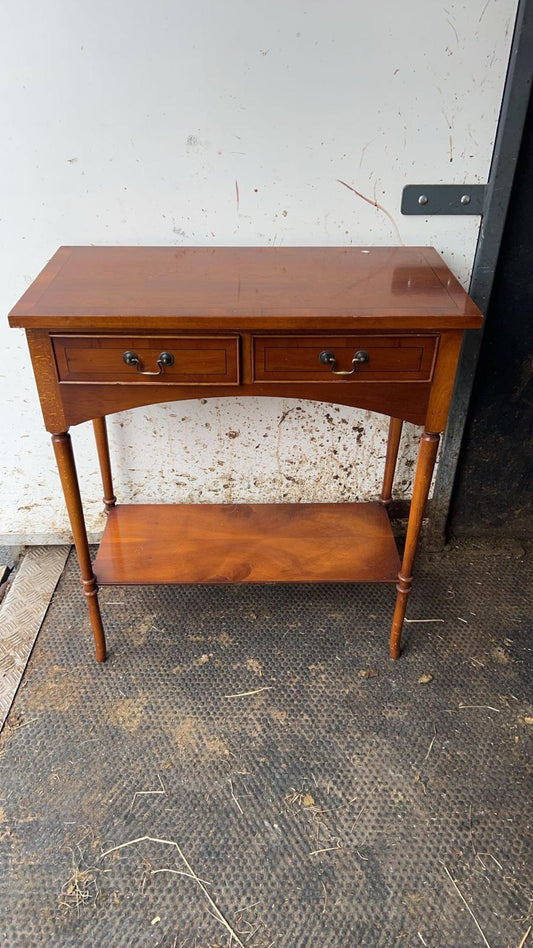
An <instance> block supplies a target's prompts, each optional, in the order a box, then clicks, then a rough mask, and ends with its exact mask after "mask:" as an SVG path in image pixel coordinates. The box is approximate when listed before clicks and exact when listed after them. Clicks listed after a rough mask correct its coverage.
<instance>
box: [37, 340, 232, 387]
mask: <svg viewBox="0 0 533 948" xmlns="http://www.w3.org/2000/svg"><path fill="white" fill-rule="evenodd" d="M52 342H53V346H54V352H55V357H56V363H57V368H58V373H59V379H60V381H61V382H119V383H124V384H130V383H133V384H135V385H142V384H143V383H144V384H154V383H156V384H157V385H165V384H172V385H202V384H204V385H238V384H239V337H238V336H236V335H235V336H168V335H165V336H131V335H129V336H126V335H123V336H84V335H67V336H53V337H52ZM126 354H127V355H126ZM143 373H150V374H143Z"/></svg>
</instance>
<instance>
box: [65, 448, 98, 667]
mask: <svg viewBox="0 0 533 948" xmlns="http://www.w3.org/2000/svg"><path fill="white" fill-rule="evenodd" d="M52 444H53V446H54V452H55V456H56V462H57V467H58V470H59V476H60V478H61V485H62V487H63V493H64V495H65V502H66V505H67V510H68V515H69V518H70V525H71V527H72V533H73V536H74V545H75V547H76V553H77V554H78V561H79V564H80V571H81V581H82V584H83V592H84V593H85V595H86V597H87V605H88V607H89V617H90V620H91V627H92V630H93V635H94V644H95V649H96V660H97V661H98V662H105V659H106V646H105V635H104V627H103V625H102V617H101V615H100V607H99V605H98V586H97V584H96V577H95V575H94V573H93V567H92V563H91V554H90V551H89V544H88V541H87V531H86V529H85V519H84V516H83V507H82V503H81V497H80V488H79V484H78V476H77V474H76V463H75V461H74V452H73V450H72V442H71V440H70V435H69V433H68V431H63V432H61V433H60V434H54V435H52Z"/></svg>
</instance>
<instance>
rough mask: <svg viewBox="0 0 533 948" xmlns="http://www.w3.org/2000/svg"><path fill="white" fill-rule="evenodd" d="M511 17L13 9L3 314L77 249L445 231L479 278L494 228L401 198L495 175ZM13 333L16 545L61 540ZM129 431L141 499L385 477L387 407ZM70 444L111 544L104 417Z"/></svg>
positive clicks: (0, 230)
mask: <svg viewBox="0 0 533 948" xmlns="http://www.w3.org/2000/svg"><path fill="white" fill-rule="evenodd" d="M515 11H516V0H468V2H462V3H459V2H450V0H447V2H446V4H445V5H444V3H443V2H437V0H404V2H403V3H398V2H397V0H375V2H371V3H362V2H357V0H328V2H327V3H324V2H323V0H308V2H303V0H255V2H250V0H225V2H224V3H217V2H213V0H195V2H194V3H188V2H185V0H154V2H152V3H147V2H140V0H91V3H87V2H85V0H84V2H81V0H70V2H69V3H65V2H64V0H47V3H45V4H43V3H40V2H38V0H3V2H2V4H1V7H0V62H1V63H2V69H1V76H0V128H1V134H2V141H1V146H0V245H1V252H0V312H3V313H7V311H8V310H9V309H10V307H11V306H12V305H13V303H14V302H15V301H16V299H17V298H18V296H19V295H20V294H21V293H22V292H23V290H24V289H25V288H26V287H27V285H28V284H29V283H30V282H31V280H32V279H33V278H34V277H35V276H36V274H37V273H38V271H39V270H40V269H41V267H42V266H43V264H44V263H45V262H46V260H47V259H48V258H49V257H50V256H51V255H52V253H53V252H54V250H55V249H56V248H57V246H58V245H60V244H84V243H98V244H117V243H121V244H177V245H181V244H208V245H212V244H243V245H256V244H257V245H267V244H285V245H298V244H326V245H338V244H394V243H397V242H399V241H403V242H404V243H406V244H434V245H435V246H436V247H437V249H438V250H439V251H441V252H442V253H443V255H444V257H445V259H446V261H447V262H448V263H449V264H450V265H451V267H452V269H453V270H454V271H455V273H456V274H457V275H458V276H459V278H460V279H461V280H462V281H463V283H464V284H465V285H467V283H468V278H469V271H470V267H471V263H472V259H473V253H474V248H475V242H476V238H477V231H478V226H479V219H478V218H469V217H466V218H455V217H447V218H445V217H441V218H427V219H426V218H423V217H411V218H405V217H401V215H400V213H399V204H400V197H401V191H402V187H403V186H404V184H407V183H417V182H439V181H444V182H466V181H468V182H477V181H481V182H482V181H485V180H486V177H487V173H488V168H489V163H490V157H491V150H492V144H493V139H494V134H495V128H496V121H497V116H498V111H499V106H500V100H501V94H502V90H503V83H504V77H505V70H506V64H507V59H508V53H509V46H510V40H511V35H512V29H513V22H514V15H515ZM338 179H342V180H344V181H346V182H347V183H349V184H350V185H352V186H353V187H355V188H357V190H359V191H360V192H361V193H362V194H364V195H366V196H368V197H369V198H370V199H371V200H375V201H377V203H379V204H381V205H382V206H383V208H385V209H386V210H387V212H388V214H386V213H384V212H383V211H381V210H379V209H377V208H376V207H374V206H372V205H371V204H369V203H366V202H365V201H364V200H362V199H360V198H358V197H357V196H356V195H355V194H353V193H352V192H350V191H349V190H347V189H346V188H345V187H343V185H342V184H339V183H338ZM237 189H238V195H239V199H238V200H237ZM389 215H390V217H389ZM0 347H1V348H0V351H1V366H0V386H1V388H0V398H1V401H0V404H1V409H2V414H1V430H0V477H1V488H0V489H1V495H0V542H11V543H16V542H26V543H32V542H48V541H51V542H54V541H55V542H57V541H60V540H63V539H64V538H66V537H67V536H68V525H67V520H66V516H65V513H64V509H63V502H62V498H61V495H60V490H59V485H58V480H57V476H56V473H55V467H54V462H53V459H52V452H51V449H50V446H49V443H48V442H49V438H48V435H47V434H46V433H45V432H44V429H43V426H42V422H41V416H40V409H39V405H38V400H37V395H36V390H35V386H34V383H33V380H32V375H31V369H30V363H29V359H28V356H27V352H26V346H25V340H24V334H23V332H22V330H18V331H15V330H10V329H8V327H7V322H6V320H5V319H2V321H1V323H0ZM407 428H408V431H407V433H406V438H407V442H408V444H407V449H406V451H405V452H404V460H403V462H402V465H401V467H400V470H399V474H398V490H399V494H400V495H401V494H402V493H405V492H407V491H409V490H410V482H411V471H412V464H413V459H414V436H415V434H416V432H415V430H414V429H412V428H410V426H407ZM110 432H111V442H112V450H113V455H114V459H115V460H114V469H115V480H116V487H117V493H118V495H119V497H120V498H121V499H122V500H127V499H129V498H131V497H136V498H137V499H139V500H141V499H142V500H147V501H148V500H152V499H157V498H161V499H162V500H166V501H170V500H175V501H188V500H205V501H215V500H216V501H239V500H242V501H245V500H252V499H255V500H267V501H274V500H276V499H281V498H286V499H288V500H333V499H352V498H356V497H363V498H364V497H368V496H371V495H373V494H374V493H376V491H377V490H378V489H379V477H380V471H381V467H382V459H383V455H384V444H385V436H386V421H385V419H382V420H381V421H380V423H379V424H378V425H377V426H376V424H375V421H374V420H373V419H372V418H371V417H370V416H369V415H368V414H367V413H366V412H358V411H352V410H350V409H345V408H341V409H338V408H332V407H331V406H327V405H317V404H311V403H305V402H293V401H289V400H283V399H273V400H271V401H269V400H264V399H253V400H245V399H241V400H239V399H230V400H228V401H223V400H217V401H212V402H208V403H204V404H201V403H200V402H198V401H190V402H183V403H174V404H172V405H166V406H156V407H150V408H141V409H137V410H136V411H133V412H125V413H123V414H121V415H117V416H115V417H114V418H112V419H110ZM73 437H74V445H75V449H76V452H77V456H78V461H79V470H80V476H81V479H82V488H83V492H84V496H85V499H86V501H87V510H88V526H89V529H90V532H91V534H93V535H96V534H98V532H99V531H100V529H101V527H102V516H101V513H100V510H101V503H100V497H101V487H100V483H99V477H98V474H97V465H96V460H95V452H94V449H93V445H92V438H91V431H90V428H89V426H88V425H82V426H80V427H79V428H76V429H73Z"/></svg>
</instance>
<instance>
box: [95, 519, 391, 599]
mask: <svg viewBox="0 0 533 948" xmlns="http://www.w3.org/2000/svg"><path fill="white" fill-rule="evenodd" d="M399 568H400V560H399V557H398V552H397V549H396V543H395V541H394V537H393V535H392V531H391V527H390V523H389V518H388V516H387V512H386V510H385V509H384V508H383V507H381V506H380V505H379V504H377V503H359V504H237V505H230V504H223V505H219V504H191V505H189V504H176V505H168V504H164V505H163V504H160V505H146V504H136V505H129V504H124V505H119V506H117V507H114V508H113V509H112V510H111V511H110V512H109V514H108V518H107V524H106V528H105V531H104V536H103V538H102V542H101V544H100V549H99V551H98V555H97V557H96V561H95V564H94V572H95V574H96V578H97V581H98V583H99V584H100V585H102V586H107V585H156V584H159V583H164V584H177V583H294V582H299V583H317V582H327V583H336V582H371V583H387V582H395V581H396V577H397V575H398V570H399Z"/></svg>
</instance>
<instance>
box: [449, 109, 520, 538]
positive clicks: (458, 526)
mask: <svg viewBox="0 0 533 948" xmlns="http://www.w3.org/2000/svg"><path fill="white" fill-rule="evenodd" d="M532 168H533V97H531V100H530V103H529V109H528V113H527V119H526V125H525V129H524V135H523V138H522V145H521V149H520V156H519V160H518V166H517V171H516V175H515V180H514V185H513V190H512V194H511V201H510V205H509V212H508V216H507V222H506V225H505V230H504V235H503V240H502V246H501V251H500V256H499V260H498V266H497V268H496V272H495V276H494V286H493V291H492V297H491V302H490V306H489V309H488V313H487V318H486V327H485V333H484V337H483V343H482V346H481V352H480V358H479V363H478V369H477V374H476V378H475V383H474V389H473V393H472V400H471V404H470V409H469V412H468V417H467V423H466V428H465V438H464V442H463V449H462V452H461V456H460V459H459V466H458V471H457V480H456V485H455V491H454V495H453V498H452V507H451V517H450V531H451V532H452V533H454V534H455V535H459V534H468V535H477V534H480V533H485V534H487V533H490V534H499V535H502V536H514V537H530V536H532V535H533V490H532V486H531V485H532V480H533V438H532V435H533V381H532V377H533V332H532V328H533V174H532Z"/></svg>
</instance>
